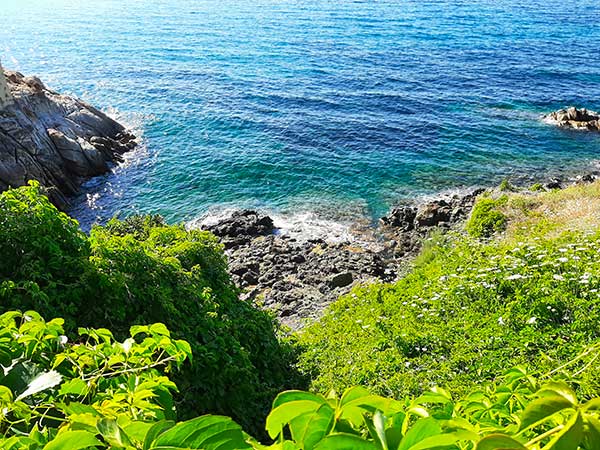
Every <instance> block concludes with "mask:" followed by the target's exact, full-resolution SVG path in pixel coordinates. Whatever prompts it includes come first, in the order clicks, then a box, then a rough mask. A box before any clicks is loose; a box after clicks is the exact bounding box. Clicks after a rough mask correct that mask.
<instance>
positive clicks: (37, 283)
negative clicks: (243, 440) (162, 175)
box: [0, 184, 299, 430]
mask: <svg viewBox="0 0 600 450" xmlns="http://www.w3.org/2000/svg"><path fill="white" fill-rule="evenodd" d="M0 248H1V249H2V258H0V305H1V306H0V309H1V310H2V311H8V310H12V309H19V310H35V311H37V312H38V313H40V314H42V315H43V316H44V317H51V318H52V317H63V318H64V320H65V328H66V331H67V333H69V334H71V335H73V333H75V331H76V325H78V326H84V327H106V328H109V329H111V330H112V331H113V332H114V333H115V336H116V337H117V338H124V337H126V336H127V335H128V333H129V328H130V326H131V325H132V324H151V323H154V322H163V323H165V324H166V325H167V326H168V327H169V329H170V330H171V331H172V333H173V335H174V336H175V337H176V338H184V339H186V340H187V341H188V342H189V343H190V345H191V346H192V350H193V355H194V356H193V359H192V363H191V364H188V365H187V366H186V367H185V368H184V369H183V370H182V372H181V373H180V374H179V375H178V376H177V378H176V380H177V382H178V384H179V387H180V395H179V397H178V400H179V402H180V404H179V409H180V411H181V412H182V413H183V414H184V415H186V414H187V415H188V416H192V415H196V414H198V413H202V412H215V413H224V414H228V415H231V416H233V417H235V418H236V419H238V420H239V421H240V423H242V424H243V425H244V426H245V427H247V428H248V429H250V430H253V429H256V427H259V424H260V423H261V421H262V418H264V417H265V415H266V413H267V412H268V408H269V405H270V402H271V400H272V398H273V397H274V396H275V395H276V393H277V392H279V391H280V390H282V389H283V388H286V387H289V386H296V385H297V383H298V382H299V378H297V376H296V374H295V373H294V372H293V369H291V365H292V362H293V361H292V360H293V351H292V348H291V346H290V345H288V344H287V343H285V342H284V341H282V340H281V339H279V338H278V336H277V333H278V330H277V325H276V322H275V320H274V319H273V318H272V317H271V316H270V315H268V314H267V313H265V312H262V311H260V310H258V309H256V308H254V307H253V306H252V305H251V304H250V303H248V302H245V301H240V300H239V299H238V292H237V291H236V289H235V287H234V286H233V285H232V283H231V281H230V278H229V276H228V274H227V264H226V259H225V256H224V254H223V250H222V247H221V245H220V244H219V243H218V241H217V240H216V238H215V237H214V236H213V235H211V234H210V233H207V232H203V231H193V230H192V231H187V230H185V229H184V228H183V226H178V225H176V226H169V225H166V224H165V223H164V222H163V221H162V219H160V218H159V217H156V216H151V217H145V218H144V217H135V218H132V219H129V220H126V221H118V220H112V221H111V222H109V223H108V224H107V226H105V227H101V226H98V227H94V228H93V229H92V231H91V233H90V236H89V237H88V236H86V235H85V234H84V233H83V232H81V231H80V230H79V228H78V224H77V222H76V221H75V220H73V219H71V218H69V217H68V216H67V215H65V214H64V213H60V212H59V211H57V210H56V208H54V206H52V205H51V204H50V203H49V201H48V200H47V198H46V197H45V196H43V195H42V192H40V188H39V186H38V185H37V184H33V185H32V186H30V187H24V188H19V189H14V190H9V191H7V192H4V193H2V194H1V195H0Z"/></svg>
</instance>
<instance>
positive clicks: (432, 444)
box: [409, 432, 472, 450]
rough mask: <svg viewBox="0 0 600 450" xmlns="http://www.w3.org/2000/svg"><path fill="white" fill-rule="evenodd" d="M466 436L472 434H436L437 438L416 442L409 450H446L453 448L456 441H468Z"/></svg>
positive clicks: (432, 437)
mask: <svg viewBox="0 0 600 450" xmlns="http://www.w3.org/2000/svg"><path fill="white" fill-rule="evenodd" d="M467 436H468V437H471V436H472V434H471V433H461V432H456V433H443V434H438V435H437V436H431V437H428V438H425V439H423V440H421V441H419V442H417V443H416V444H415V445H413V446H412V447H410V449H409V450H429V449H435V448H447V447H450V446H453V445H454V444H456V443H457V442H458V441H462V440H468V439H467Z"/></svg>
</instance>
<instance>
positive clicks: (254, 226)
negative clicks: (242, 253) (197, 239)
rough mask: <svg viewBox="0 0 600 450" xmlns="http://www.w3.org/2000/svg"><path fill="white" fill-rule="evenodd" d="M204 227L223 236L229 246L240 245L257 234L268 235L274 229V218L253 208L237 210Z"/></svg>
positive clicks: (224, 241)
mask: <svg viewBox="0 0 600 450" xmlns="http://www.w3.org/2000/svg"><path fill="white" fill-rule="evenodd" d="M204 229H206V230H208V231H210V232H211V233H213V234H214V235H215V236H218V237H220V238H222V240H223V243H224V244H225V246H226V247H227V248H234V247H238V246H240V245H243V244H245V243H248V242H249V241H251V240H252V239H253V238H255V237H257V236H266V235H269V234H272V233H273V231H274V228H273V220H272V219H271V218H270V217H269V216H266V215H264V214H260V213H258V212H256V211H252V210H241V211H236V212H234V213H233V214H232V215H231V217H228V218H227V219H224V220H222V221H220V222H219V223H217V224H214V225H209V226H206V227H204Z"/></svg>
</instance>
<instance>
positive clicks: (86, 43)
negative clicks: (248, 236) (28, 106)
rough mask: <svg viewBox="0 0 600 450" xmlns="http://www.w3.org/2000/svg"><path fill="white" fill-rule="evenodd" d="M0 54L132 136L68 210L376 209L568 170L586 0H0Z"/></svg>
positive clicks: (577, 156) (587, 100)
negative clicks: (558, 124)
mask: <svg viewBox="0 0 600 450" xmlns="http://www.w3.org/2000/svg"><path fill="white" fill-rule="evenodd" d="M0 24H1V25H0V58H2V61H3V64H4V65H5V66H6V68H8V69H13V70H19V71H21V72H23V73H25V74H37V75H38V76H40V78H42V80H43V81H44V82H45V83H46V84H47V85H48V86H50V87H51V88H53V89H55V90H59V91H62V92H66V93H71V94H74V95H76V96H80V97H83V98H84V99H86V100H87V101H89V102H91V103H92V104H94V105H96V106H99V107H100V108H102V109H104V110H105V111H108V112H109V113H110V114H112V115H114V116H115V117H117V118H118V119H119V120H121V121H123V122H124V123H126V124H127V125H129V126H130V127H132V128H133V129H134V130H135V132H136V133H138V135H139V136H140V137H141V141H142V144H141V145H140V147H139V149H138V150H136V151H135V152H133V153H132V154H130V155H129V156H128V158H127V161H126V163H125V164H123V165H121V166H119V167H116V168H115V169H114V170H113V172H112V173H110V174H109V175H107V176H104V177H100V178H96V179H94V180H91V181H90V182H88V183H86V185H85V186H84V189H83V191H82V194H81V195H80V196H79V197H77V198H76V199H75V200H74V207H73V209H72V210H71V213H72V214H73V215H74V216H75V217H77V218H78V219H79V220H80V221H81V222H82V225H83V226H84V227H89V225H90V224H91V223H93V222H94V221H102V220H106V219H107V218H109V217H111V216H113V215H116V214H117V215H127V214H131V213H134V212H156V213H161V214H163V215H164V216H165V217H166V218H167V219H168V220H169V221H171V222H175V221H186V222H190V221H194V220H199V219H201V218H204V217H207V215H212V216H214V215H215V214H220V213H222V212H223V211H224V210H227V209H229V208H236V207H258V208H262V209H264V210H266V211H269V212H271V213H273V214H275V215H276V216H277V217H281V218H283V219H282V220H284V219H285V220H287V221H292V222H293V221H294V220H295V219H294V218H297V219H296V220H298V221H300V222H307V221H310V220H332V221H341V222H344V221H352V220H354V219H356V218H357V217H366V218H368V219H375V218H377V217H378V216H381V215H382V214H385V213H386V212H387V211H388V209H389V208H390V206H392V205H394V204H395V203H398V202H399V201H402V200H403V199H407V198H412V197H414V196H422V195H430V194H435V193H436V192H440V191H446V190H452V189H457V188H462V187H466V186H471V185H492V184H496V183H499V182H500V181H501V180H502V179H504V178H505V177H509V178H511V179H531V180H535V179H541V178H547V177H549V176H550V175H551V174H554V173H574V172H577V171H579V170H585V168H587V167H589V166H590V165H592V164H595V162H596V160H598V159H600V136H599V135H593V134H588V133H584V132H569V131H564V130H559V129H556V128H554V127H552V126H549V125H547V124H545V123H543V122H542V121H541V120H540V116H541V114H543V113H545V112H549V111H551V110H554V109H557V108H560V107H563V106H568V105H576V106H583V107H588V108H590V109H594V108H596V109H600V47H599V46H598V42H600V8H598V0H545V1H534V0H531V1H522V0H494V1H491V0H468V1H462V0H435V1H424V0H418V1H409V0H406V1H404V0H397V1H387V0H381V1H375V0H370V1H349V0H344V1H341V0H338V1H336V0H322V1H315V0H302V1H292V0H254V1H247V0H219V1H216V0H85V1H84V0H79V1H78V0H27V1H25V0H1V1H0Z"/></svg>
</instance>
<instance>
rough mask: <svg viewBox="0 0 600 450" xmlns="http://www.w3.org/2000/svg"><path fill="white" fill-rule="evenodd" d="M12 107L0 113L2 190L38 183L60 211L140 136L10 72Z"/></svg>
mask: <svg viewBox="0 0 600 450" xmlns="http://www.w3.org/2000/svg"><path fill="white" fill-rule="evenodd" d="M6 80H7V86H8V89H9V90H10V94H11V96H12V100H13V101H12V102H11V104H8V105H5V106H4V107H1V108H0V191H2V190H5V189H8V188H9V187H18V186H23V185H25V184H27V182H28V181H29V180H37V181H39V182H40V184H41V185H42V186H44V187H46V188H48V191H47V192H48V194H49V197H50V200H51V201H52V202H53V203H54V204H55V205H57V206H58V207H59V208H61V209H65V208H67V207H68V197H69V196H71V195H74V194H75V193H76V192H77V189H78V186H79V185H80V184H81V182H82V181H83V180H84V179H85V178H89V177H93V176H97V175H101V174H103V173H106V172H107V171H108V170H109V168H110V166H111V164H114V163H116V162H118V161H120V160H121V158H122V157H121V155H122V154H123V153H124V152H126V151H129V150H131V149H132V148H133V147H135V143H136V141H135V137H134V136H133V135H132V134H131V133H129V132H128V131H127V130H125V128H124V127H123V126H122V125H121V124H119V123H117V122H116V121H114V120H113V119H111V118H109V117H108V116H106V115H105V114H104V113H102V112H101V111H99V110H98V109H96V108H94V107H93V106H91V105H88V104H87V103H85V102H83V101H81V100H78V99H76V98H73V97H70V96H67V95H61V94H58V93H56V92H54V91H51V90H49V89H47V88H46V86H45V85H44V83H43V82H42V81H41V80H40V79H39V78H37V77H25V76H23V74H21V73H18V72H6Z"/></svg>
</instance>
